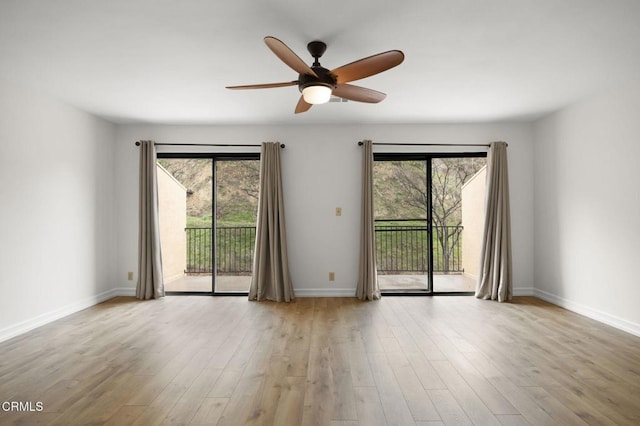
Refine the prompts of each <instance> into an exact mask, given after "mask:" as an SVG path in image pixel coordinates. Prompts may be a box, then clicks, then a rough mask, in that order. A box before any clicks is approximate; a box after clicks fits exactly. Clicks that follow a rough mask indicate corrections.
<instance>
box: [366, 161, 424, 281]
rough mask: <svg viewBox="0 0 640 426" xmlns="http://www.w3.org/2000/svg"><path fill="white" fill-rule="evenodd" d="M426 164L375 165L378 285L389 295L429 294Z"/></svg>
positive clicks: (394, 163) (393, 162) (416, 162)
mask: <svg viewBox="0 0 640 426" xmlns="http://www.w3.org/2000/svg"><path fill="white" fill-rule="evenodd" d="M427 166H428V164H427V162H426V161H425V160H398V161H395V160H381V161H375V162H374V166H373V167H374V169H373V176H374V209H375V234H376V262H377V267H378V283H379V285H380V290H381V291H385V292H415V291H418V292H429V291H430V281H429V275H430V274H429V263H430V259H429V236H428V235H429V227H428V216H427V212H428V205H427V201H428V199H429V198H428V193H427V180H426V176H427V168H428V167H427Z"/></svg>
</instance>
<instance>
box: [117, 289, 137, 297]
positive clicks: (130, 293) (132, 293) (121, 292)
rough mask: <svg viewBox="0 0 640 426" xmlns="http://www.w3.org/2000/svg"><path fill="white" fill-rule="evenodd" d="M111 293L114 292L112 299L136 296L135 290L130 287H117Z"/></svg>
mask: <svg viewBox="0 0 640 426" xmlns="http://www.w3.org/2000/svg"><path fill="white" fill-rule="evenodd" d="M113 291H114V292H115V294H114V295H113V296H112V297H116V296H131V297H135V296H136V289H135V288H132V287H118V288H114V289H113Z"/></svg>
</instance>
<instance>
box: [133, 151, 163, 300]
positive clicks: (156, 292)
mask: <svg viewBox="0 0 640 426" xmlns="http://www.w3.org/2000/svg"><path fill="white" fill-rule="evenodd" d="M156 167H157V166H156V147H155V144H154V143H153V141H140V182H139V183H140V202H139V235H138V285H137V286H136V297H137V298H138V299H157V298H159V297H164V279H163V277H162V254H161V252H160V226H159V220H158V181H157V174H156Z"/></svg>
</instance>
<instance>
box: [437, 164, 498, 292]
mask: <svg viewBox="0 0 640 426" xmlns="http://www.w3.org/2000/svg"><path fill="white" fill-rule="evenodd" d="M431 161H432V162H431V165H432V173H431V200H432V202H431V204H432V210H431V212H432V213H431V216H432V220H433V226H432V229H433V232H432V247H433V291H434V292H435V293H448V292H471V291H475V284H476V279H477V269H478V263H479V258H480V246H481V243H482V227H483V223H484V193H485V170H486V168H485V164H486V158H484V157H455V158H433V159H432V160H431Z"/></svg>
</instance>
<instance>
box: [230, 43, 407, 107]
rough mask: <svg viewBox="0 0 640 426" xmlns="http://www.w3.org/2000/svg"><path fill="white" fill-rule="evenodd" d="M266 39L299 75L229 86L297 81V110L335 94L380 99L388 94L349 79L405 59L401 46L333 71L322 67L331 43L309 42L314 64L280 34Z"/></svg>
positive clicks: (354, 98) (369, 100)
mask: <svg viewBox="0 0 640 426" xmlns="http://www.w3.org/2000/svg"><path fill="white" fill-rule="evenodd" d="M264 42H265V43H266V45H267V47H269V49H271V51H273V53H275V55H276V56H277V57H278V58H280V60H281V61H282V62H284V63H285V64H287V65H288V66H289V67H290V68H291V69H293V70H294V71H296V72H297V73H298V74H299V75H298V79H297V80H293V81H285V82H282V83H267V84H250V85H245V86H227V89H232V90H244V89H270V88H274V87H286V86H295V85H297V86H298V89H299V90H300V92H302V96H300V100H299V101H298V104H297V105H296V109H295V113H296V114H299V113H301V112H305V111H308V110H309V108H311V106H312V105H315V104H323V103H325V102H328V101H329V99H330V98H331V95H332V94H333V95H334V96H338V97H340V98H344V99H349V100H351V101H357V102H367V103H378V102H380V101H382V100H383V99H384V98H385V97H386V96H387V95H385V94H384V93H382V92H378V91H376V90H371V89H367V88H366V87H360V86H355V85H353V84H347V83H349V82H350V81H355V80H360V79H361V78H365V77H369V76H372V75H374V74H378V73H381V72H383V71H386V70H388V69H390V68H393V67H395V66H396V65H400V64H401V63H402V61H403V60H404V53H402V52H401V51H400V50H389V51H388V52H383V53H378V54H377V55H373V56H369V57H366V58H363V59H359V60H357V61H355V62H351V63H349V64H346V65H343V66H341V67H338V68H334V69H332V70H331V71H329V70H328V69H326V68H324V67H322V66H321V65H320V62H319V61H318V59H319V58H320V57H321V56H322V55H323V54H324V52H325V50H326V49H327V45H326V44H325V43H323V42H321V41H312V42H310V43H309V44H307V50H308V51H309V53H310V54H311V56H312V57H313V58H314V62H313V64H312V65H311V66H308V65H307V64H306V63H305V62H304V61H303V60H302V59H300V57H299V56H298V55H296V54H295V53H294V52H293V50H291V49H290V48H289V47H288V46H287V45H286V44H284V43H283V42H282V41H280V40H278V39H277V38H275V37H271V36H267V37H265V38H264Z"/></svg>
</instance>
